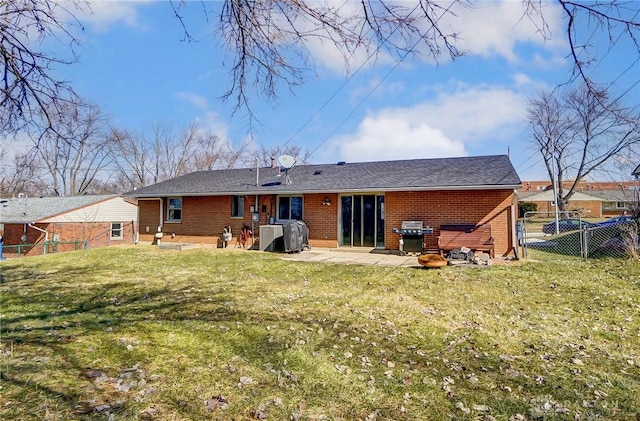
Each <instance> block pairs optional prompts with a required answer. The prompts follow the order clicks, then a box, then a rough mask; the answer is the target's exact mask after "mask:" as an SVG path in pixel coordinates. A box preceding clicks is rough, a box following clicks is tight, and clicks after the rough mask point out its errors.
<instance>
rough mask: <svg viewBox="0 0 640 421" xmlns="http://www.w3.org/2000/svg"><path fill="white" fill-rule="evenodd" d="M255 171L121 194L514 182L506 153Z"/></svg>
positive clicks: (199, 176) (194, 177)
mask: <svg viewBox="0 0 640 421" xmlns="http://www.w3.org/2000/svg"><path fill="white" fill-rule="evenodd" d="M278 171H279V170H278V169H277V168H260V170H259V183H258V186H256V169H255V168H244V169H230V170H213V171H197V172H194V173H191V174H187V175H184V176H181V177H176V178H173V179H171V180H167V181H163V182H161V183H158V184H154V185H151V186H148V187H144V188H142V189H139V190H134V191H132V192H129V193H127V194H126V195H127V196H132V197H141V198H143V197H158V196H174V195H175V196H203V195H226V194H293V193H314V192H321V193H329V192H349V191H352V192H356V191H363V192H364V191H394V190H396V191H397V190H450V189H463V188H464V189H495V188H501V189H513V188H518V187H519V186H520V184H521V183H520V178H519V177H518V174H517V173H516V171H515V169H514V168H513V165H512V164H511V161H510V160H509V158H508V157H507V156H506V155H495V156H478V157H462V158H437V159H411V160H403V161H379V162H357V163H345V164H344V165H340V164H321V165H300V166H295V167H293V168H292V169H291V170H289V178H290V179H291V184H289V185H286V184H285V174H284V171H282V173H281V175H280V176H279V177H278Z"/></svg>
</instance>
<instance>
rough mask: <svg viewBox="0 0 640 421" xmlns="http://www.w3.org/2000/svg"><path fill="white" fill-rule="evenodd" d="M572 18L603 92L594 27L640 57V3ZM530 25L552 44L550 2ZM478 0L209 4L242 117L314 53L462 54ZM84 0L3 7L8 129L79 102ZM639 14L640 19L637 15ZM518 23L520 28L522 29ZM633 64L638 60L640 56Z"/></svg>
mask: <svg viewBox="0 0 640 421" xmlns="http://www.w3.org/2000/svg"><path fill="white" fill-rule="evenodd" d="M556 1H557V3H558V4H559V5H560V7H561V9H562V11H563V13H564V16H565V21H566V25H567V26H566V31H565V32H566V34H565V36H566V38H567V43H568V45H569V47H570V57H571V59H572V61H573V65H574V76H575V77H579V78H581V79H582V80H583V82H584V83H585V84H586V85H587V87H588V88H589V89H595V88H594V85H593V83H592V82H591V81H590V80H589V78H588V74H587V71H586V70H587V69H588V66H589V65H591V64H592V63H593V62H594V61H595V60H597V59H598V57H596V56H593V55H591V52H590V51H586V53H583V51H585V50H588V48H589V45H590V39H591V38H590V36H589V33H591V32H592V31H591V30H592V29H593V30H594V32H593V33H595V32H596V31H599V32H601V33H602V32H604V33H605V34H606V35H607V36H608V40H609V41H608V42H609V47H610V48H615V46H616V44H617V43H620V44H624V43H625V42H626V43H629V42H631V43H632V45H635V48H636V52H637V53H638V54H640V45H639V40H640V17H639V15H638V13H637V12H638V10H639V9H638V4H639V3H637V2H629V1H622V0H600V1H593V2H583V1H574V0H556ZM522 2H523V6H524V8H523V18H527V19H530V20H531V21H532V22H534V24H536V25H538V28H539V30H540V33H541V36H543V37H548V36H550V33H549V26H548V25H547V22H546V21H545V9H544V7H545V5H546V3H547V2H546V1H545V0H522ZM188 3H189V2H187V1H186V0H172V1H171V3H170V4H171V6H172V8H173V11H174V13H175V15H176V17H177V18H178V19H179V21H180V22H181V23H182V26H183V28H184V30H185V37H186V38H189V39H191V34H190V33H189V31H188V25H187V23H186V22H185V21H184V19H183V14H182V8H183V7H186V5H187V4H188ZM473 4H474V1H472V0H451V2H448V3H443V2H441V1H439V0H407V1H403V2H399V1H397V0H375V1H373V0H362V1H358V2H356V1H343V2H333V1H316V0H267V1H255V0H225V1H224V2H223V3H222V4H221V6H220V5H219V4H217V3H216V2H201V4H200V5H201V7H202V8H203V9H204V11H205V12H204V13H205V14H206V15H207V16H209V15H211V16H215V19H214V20H215V21H217V22H218V36H219V38H220V39H221V40H222V45H223V47H224V48H226V50H227V51H228V53H229V56H230V65H229V68H230V84H229V88H228V90H227V91H226V93H225V94H224V95H223V98H225V99H232V100H233V101H234V104H235V110H238V109H240V108H244V109H245V110H246V111H247V112H248V114H249V115H250V116H251V117H252V112H251V108H250V106H249V100H250V95H251V94H250V92H251V88H252V87H254V86H255V87H257V90H258V92H262V93H263V94H264V95H265V96H266V97H267V98H269V99H271V100H275V99H276V98H277V93H278V91H279V89H280V87H281V85H284V86H285V87H289V88H292V87H294V86H296V85H298V84H301V83H303V82H304V81H305V77H306V74H307V72H308V71H309V70H312V69H313V67H314V66H313V56H312V53H311V51H312V46H313V45H315V44H316V43H327V44H329V45H332V46H335V48H336V50H337V51H338V52H339V53H340V54H341V55H342V57H343V59H344V65H345V68H346V69H347V70H348V69H349V64H350V63H351V60H352V58H353V57H354V56H355V55H358V54H362V53H364V55H365V57H366V59H367V60H375V59H376V58H377V57H378V56H379V55H380V54H382V53H385V54H390V55H392V56H394V57H395V58H396V59H397V60H398V61H402V60H405V59H407V58H410V57H411V56H414V55H423V56H427V57H429V58H431V59H434V60H438V59H439V58H441V57H443V56H445V57H451V58H456V57H460V56H461V55H462V54H463V51H460V50H459V49H458V48H457V47H456V40H457V38H458V35H459V32H460V31H462V30H463V28H462V27H461V25H462V24H461V23H459V24H456V21H455V19H456V11H457V10H459V9H460V8H461V7H472V6H473ZM87 7H88V3H85V2H84V1H81V0H64V1H63V0H3V1H0V22H2V23H1V24H0V27H1V31H0V56H1V57H0V61H1V63H2V67H1V68H0V78H1V79H0V82H1V83H2V86H1V87H0V90H1V91H2V92H1V93H0V95H1V96H0V120H1V127H2V129H3V130H5V131H6V130H14V131H15V130H19V129H21V128H22V127H24V126H25V125H28V124H30V122H31V121H33V120H34V117H35V116H37V115H40V114H43V115H44V116H45V117H46V120H47V122H48V123H49V124H48V125H47V126H48V128H49V129H51V128H52V127H53V122H54V120H53V119H52V118H49V117H51V116H50V111H51V110H60V106H62V105H63V104H64V102H65V101H68V100H71V101H73V97H74V95H73V91H72V89H71V88H70V86H69V85H68V84H66V83H65V82H64V81H63V80H60V79H58V78H56V77H55V76H54V74H53V68H54V67H57V66H63V65H66V64H69V63H72V62H74V61H75V56H74V54H73V47H74V46H75V45H76V43H77V39H76V38H75V37H74V35H73V31H72V25H78V26H80V25H79V24H78V21H77V19H76V18H75V16H74V13H77V12H78V10H82V9H83V8H87ZM634 12H635V13H634ZM514 24H515V22H514ZM45 39H56V40H59V41H61V42H63V43H66V44H68V45H69V47H70V57H69V58H66V59H65V58H60V57H58V56H54V55H52V54H49V53H47V52H46V51H45V50H44V47H42V46H43V45H44V43H43V42H42V41H44V40H45ZM632 60H633V59H632Z"/></svg>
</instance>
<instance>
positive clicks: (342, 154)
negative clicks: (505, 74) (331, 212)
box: [323, 76, 526, 161]
mask: <svg viewBox="0 0 640 421" xmlns="http://www.w3.org/2000/svg"><path fill="white" fill-rule="evenodd" d="M521 78H522V76H521ZM525 117H526V97H525V96H524V95H522V94H519V93H517V92H515V91H513V90H511V89H508V88H505V87H468V86H464V85H462V86H456V87H454V88H453V89H449V90H447V91H444V90H443V91H441V92H440V93H439V95H437V96H436V97H435V98H434V99H433V100H431V101H427V102H423V103H420V104H416V105H415V106H412V107H394V108H385V109H381V110H378V111H376V112H373V113H370V114H369V115H368V116H367V117H366V118H365V119H364V120H363V121H362V122H361V123H360V125H359V126H358V129H357V130H356V132H355V133H353V134H349V135H344V136H340V137H337V138H334V139H331V141H330V142H329V143H328V146H327V148H326V150H325V151H323V152H324V153H325V154H326V153H334V154H336V155H337V156H338V157H339V159H342V160H346V161H370V160H383V159H407V158H433V157H446V156H463V155H467V154H468V150H469V148H472V147H474V148H477V147H478V146H479V145H486V153H487V154H492V153H504V152H503V149H505V148H504V144H505V143H507V144H508V142H512V141H513V140H514V136H515V135H516V133H520V132H521V130H522V125H523V124H524V122H525ZM492 148H495V149H494V150H492ZM497 151H500V152H497Z"/></svg>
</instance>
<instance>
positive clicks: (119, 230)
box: [110, 222, 124, 240]
mask: <svg viewBox="0 0 640 421" xmlns="http://www.w3.org/2000/svg"><path fill="white" fill-rule="evenodd" d="M123 228H124V227H123V225H122V222H112V223H111V236H110V238H111V239H112V240H122V239H123V238H124V235H123V231H124V230H123Z"/></svg>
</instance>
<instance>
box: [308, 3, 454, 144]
mask: <svg viewBox="0 0 640 421" xmlns="http://www.w3.org/2000/svg"><path fill="white" fill-rule="evenodd" d="M455 3H456V1H455V0H454V1H453V2H452V3H451V4H450V5H449V6H448V7H447V8H446V9H445V10H446V11H448V10H450V9H451V7H452V6H453V5H454V4H455ZM417 7H418V5H416V7H414V8H413V10H412V11H411V13H410V15H411V14H412V13H414V12H415V11H416V9H417ZM442 16H444V13H443V14H441V15H440V16H439V17H438V19H436V20H435V21H434V22H433V24H432V28H433V26H434V25H435V24H437V23H438V21H439V20H440V19H441V18H442ZM390 36H391V35H389V37H390ZM389 37H387V39H389ZM421 41H422V37H419V38H418V40H417V41H416V42H415V43H414V44H413V45H412V46H411V48H409V49H408V50H407V51H406V52H405V54H404V55H403V56H402V57H400V60H398V61H397V62H396V64H395V65H394V66H393V67H392V68H391V69H390V70H389V71H388V72H387V73H386V74H385V75H384V77H383V78H382V79H381V80H380V81H378V83H377V84H376V85H375V86H374V87H373V88H372V89H371V90H370V91H369V93H367V95H365V96H364V98H362V100H361V101H360V102H359V103H358V104H357V105H356V106H355V107H354V108H353V109H352V110H351V111H350V112H349V113H348V114H347V115H346V117H345V118H343V119H342V120H341V121H340V122H339V123H338V124H337V125H336V126H335V127H334V128H333V129H332V130H331V131H330V132H329V134H328V135H326V136H325V139H324V140H323V141H322V142H320V143H319V144H318V146H317V147H316V148H315V149H314V150H312V151H311V153H310V154H309V156H312V155H313V154H314V153H315V152H316V151H317V150H318V149H320V147H321V146H322V145H324V144H325V143H326V142H327V141H328V140H329V139H330V138H331V136H332V135H333V134H334V133H335V132H336V131H338V129H339V128H340V127H341V126H342V125H343V124H344V123H345V122H346V121H347V120H349V118H351V116H352V115H353V114H355V112H356V111H357V110H358V109H359V108H360V107H361V106H362V104H364V103H365V102H366V100H367V99H369V97H370V96H371V95H373V93H374V92H375V91H376V90H377V89H378V88H379V87H380V86H381V85H382V83H383V82H385V81H386V80H387V78H388V77H389V76H391V73H393V72H394V71H395V70H396V69H397V68H398V67H399V66H400V64H401V63H402V62H403V61H404V60H405V59H406V58H407V57H408V56H409V54H411V52H412V51H414V50H415V48H416V47H417V46H418V44H419V43H420V42H421Z"/></svg>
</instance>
